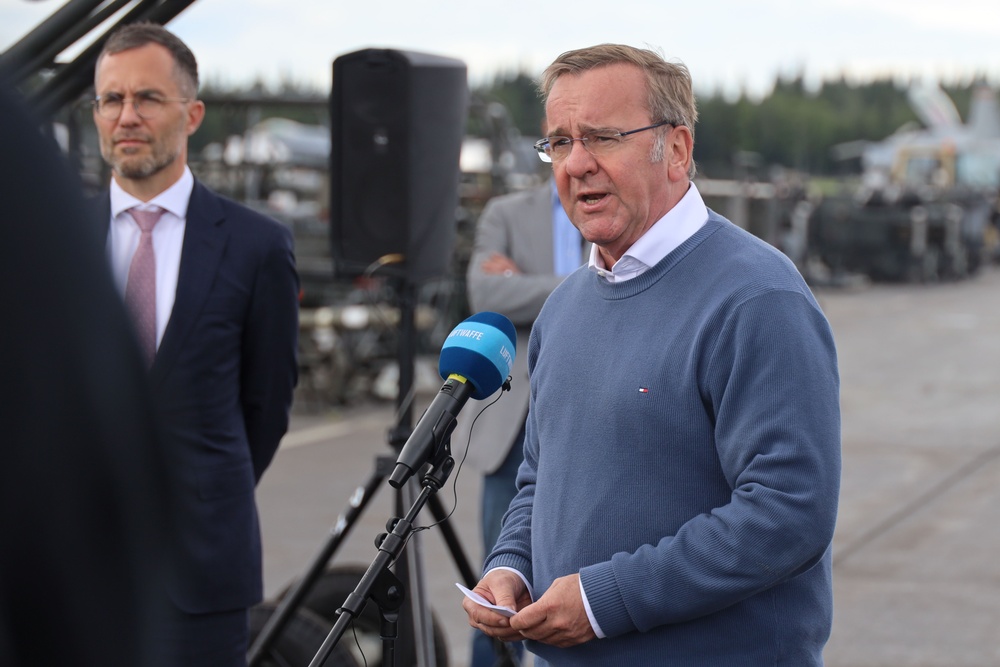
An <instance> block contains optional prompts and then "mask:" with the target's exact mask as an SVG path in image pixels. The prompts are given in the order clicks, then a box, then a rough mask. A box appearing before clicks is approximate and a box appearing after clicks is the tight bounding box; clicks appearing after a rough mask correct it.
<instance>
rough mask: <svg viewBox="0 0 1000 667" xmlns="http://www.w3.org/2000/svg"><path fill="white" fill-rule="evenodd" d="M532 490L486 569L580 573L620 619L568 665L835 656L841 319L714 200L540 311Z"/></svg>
mask: <svg viewBox="0 0 1000 667" xmlns="http://www.w3.org/2000/svg"><path fill="white" fill-rule="evenodd" d="M528 364H529V369H530V373H531V380H530V382H531V394H532V397H531V405H530V412H529V416H528V425H527V435H526V440H525V462H524V464H523V465H522V466H521V469H520V472H519V475H518V486H519V492H518V495H517V497H516V498H515V499H514V501H513V502H512V503H511V507H510V510H509V512H508V514H507V516H506V518H505V522H504V528H503V532H502V534H501V537H500V540H499V542H498V544H497V546H496V548H495V549H494V551H493V552H492V553H491V554H490V556H489V557H488V559H487V563H486V569H490V568H492V567H497V566H509V567H513V568H515V569H517V570H518V571H520V572H522V573H523V574H524V575H525V576H526V577H527V578H528V580H529V581H531V582H532V584H533V586H534V594H535V599H536V600H537V599H538V597H539V596H541V594H542V593H544V592H545V590H546V589H547V588H548V586H549V585H550V584H551V583H552V581H553V580H554V579H556V578H558V577H561V576H564V575H567V574H571V573H575V572H579V574H580V577H581V581H582V583H583V587H584V590H585V591H586V594H587V598H588V600H589V601H590V604H591V607H592V609H593V612H594V615H595V617H596V619H597V622H598V624H599V625H600V627H601V629H602V630H603V632H604V633H605V635H606V638H603V639H595V640H593V641H591V642H588V643H586V644H583V645H581V646H577V647H573V648H570V649H558V648H555V647H552V646H547V645H543V644H540V643H537V642H529V648H530V649H531V650H532V651H533V652H535V653H537V654H538V655H539V656H541V657H542V658H543V659H544V660H545V661H548V662H549V663H551V664H552V665H558V666H562V665H600V666H601V667H611V666H615V665H621V666H623V667H624V666H627V667H637V666H645V665H669V666H670V667H684V666H688V665H698V666H711V667H725V666H729V665H734V666H735V665H745V666H748V667H749V666H751V665H752V666H753V667H759V666H761V665H768V666H772V665H773V666H777V665H787V666H789V667H809V666H811V665H822V650H823V646H824V644H825V643H826V641H827V639H828V637H829V633H830V625H831V620H832V611H833V610H832V607H833V601H832V590H831V559H830V544H831V540H832V537H833V529H834V523H835V520H836V513H837V499H838V493H839V485H840V406H839V376H838V371H837V360H836V352H835V349H834V342H833V337H832V334H831V331H830V327H829V325H828V323H827V321H826V318H825V317H824V315H823V313H822V312H821V310H820V308H819V306H818V304H817V303H816V301H815V299H814V298H813V296H812V294H811V292H810V291H809V289H808V287H807V286H806V285H805V283H804V281H803V280H802V278H801V276H800V275H799V274H798V272H797V271H796V270H795V268H794V266H793V265H792V264H791V262H789V261H788V260H787V258H786V257H785V256H784V255H782V254H781V253H779V252H778V251H777V250H775V249H774V248H772V247H771V246H769V245H767V244H766V243H764V242H762V241H760V240H759V239H757V238H756V237H754V236H752V235H750V234H748V233H746V232H744V231H743V230H741V229H739V228H738V227H736V226H734V225H733V224H731V223H730V222H728V221H727V220H725V219H724V218H721V217H720V216H718V215H717V214H715V213H711V214H710V218H709V221H708V222H707V223H706V225H705V226H704V227H703V228H702V229H701V230H699V231H698V232H697V233H695V234H694V235H693V236H692V237H691V238H689V239H688V240H687V241H686V242H684V243H683V244H682V245H681V246H680V247H678V248H677V249H676V250H674V251H673V252H672V253H670V254H669V255H668V256H667V257H665V258H664V259H663V260H662V261H661V262H659V263H658V264H657V265H656V266H655V267H653V268H651V269H650V270H649V271H647V272H646V273H644V274H642V275H641V276H639V277H637V278H635V279H633V280H629V281H626V282H624V283H619V284H611V283H608V282H607V281H605V280H603V279H602V278H599V277H598V276H596V275H594V274H593V273H592V272H590V271H588V270H587V269H586V268H583V269H581V270H578V271H576V272H575V273H574V274H572V275H571V276H570V277H569V278H568V279H567V280H566V281H565V282H563V283H562V285H561V286H560V287H559V288H558V289H557V290H556V291H555V292H553V294H552V295H551V297H550V298H549V299H548V301H547V302H546V304H545V307H544V308H543V309H542V312H541V314H540V316H539V318H538V320H537V321H536V323H535V325H534V328H533V329H532V333H531V338H530V344H529V351H528Z"/></svg>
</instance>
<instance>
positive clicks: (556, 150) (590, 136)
mask: <svg viewBox="0 0 1000 667" xmlns="http://www.w3.org/2000/svg"><path fill="white" fill-rule="evenodd" d="M664 125H670V126H672V127H676V126H677V125H678V123H674V122H673V121H669V120H663V121H660V122H659V123H655V124H653V125H647V126H646V127H640V128H639V129H637V130H628V131H626V132H618V131H616V130H592V131H590V132H587V133H585V134H584V135H583V136H582V137H559V136H556V137H542V138H541V139H539V140H538V141H536V142H535V150H536V151H538V157H539V159H541V161H542V162H559V161H560V160H563V159H565V158H567V157H569V154H570V153H571V152H572V151H573V142H574V141H579V142H580V143H582V144H583V147H584V148H585V149H586V150H587V152H588V153H590V154H591V155H593V156H594V157H601V156H604V155H608V154H609V153H612V152H613V151H614V150H615V149H616V148H618V147H619V146H621V145H622V142H623V141H624V140H625V137H627V136H629V135H631V134H636V133H637V132H645V131H646V130H652V129H653V128H656V127H662V126H664Z"/></svg>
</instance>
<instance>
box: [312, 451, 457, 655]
mask: <svg viewBox="0 0 1000 667" xmlns="http://www.w3.org/2000/svg"><path fill="white" fill-rule="evenodd" d="M429 465H430V467H429V468H428V469H427V472H425V473H424V476H423V478H422V480H421V484H422V490H421V492H420V494H419V495H418V496H417V498H416V500H414V502H413V504H412V505H411V506H410V509H409V510H408V511H407V513H406V515H405V516H404V517H402V518H401V519H393V520H390V522H389V526H387V528H388V527H390V526H391V531H392V532H390V533H388V534H383V535H380V536H379V540H378V554H377V555H376V556H375V559H374V560H373V561H372V563H371V565H370V566H369V567H368V570H367V571H366V572H365V574H364V576H363V577H362V578H361V581H359V582H358V585H357V586H356V587H355V589H354V591H353V592H351V593H350V595H348V596H347V599H346V600H345V601H344V604H343V606H342V607H341V608H340V609H338V610H337V622H336V623H335V624H334V626H333V629H332V630H331V631H330V634H329V635H327V637H326V640H324V642H323V645H322V646H320V649H319V651H318V652H317V653H316V655H315V657H313V660H312V662H310V663H309V667H322V665H323V663H324V662H325V661H326V659H327V658H328V657H329V655H330V652H331V651H332V650H333V648H334V647H335V646H336V645H337V642H338V641H340V638H341V637H342V636H343V635H344V632H345V631H346V630H347V628H348V626H349V625H350V623H351V622H352V621H353V620H354V619H355V618H357V616H358V615H359V614H360V613H361V611H362V609H364V606H365V603H366V602H367V600H368V598H369V597H371V598H372V599H373V600H375V602H376V603H377V604H378V605H379V611H380V612H381V613H382V618H383V636H382V639H383V646H384V648H383V652H382V664H383V665H390V666H391V665H392V664H393V662H392V660H393V659H394V656H395V647H394V642H395V632H394V630H395V622H396V619H397V618H398V611H399V609H400V607H402V605H403V600H404V597H405V591H404V589H403V585H402V583H401V582H400V581H399V580H398V579H397V578H396V577H395V575H393V574H392V573H391V572H390V571H389V567H390V566H391V565H392V564H393V563H394V562H395V561H396V559H397V558H399V556H400V554H402V552H403V547H405V546H406V542H407V541H408V540H409V538H410V536H411V535H412V534H413V530H414V528H413V523H414V521H416V518H417V515H418V514H419V513H420V510H421V509H423V507H424V505H425V504H426V503H427V501H428V500H429V499H430V498H431V496H432V495H433V494H435V493H437V492H438V491H439V490H440V489H441V487H442V486H444V483H445V481H447V479H448V476H449V475H450V474H451V471H452V470H453V469H454V467H455V459H453V458H452V457H451V451H450V446H449V443H448V441H447V440H445V442H443V443H438V447H437V450H436V452H435V454H434V455H433V457H432V459H431V461H430V463H429ZM386 630H388V632H386Z"/></svg>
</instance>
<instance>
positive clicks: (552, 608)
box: [510, 574, 597, 648]
mask: <svg viewBox="0 0 1000 667" xmlns="http://www.w3.org/2000/svg"><path fill="white" fill-rule="evenodd" d="M515 608H516V609H517V610H518V613H517V615H515V616H512V617H511V618H510V627H511V629H513V630H516V631H518V632H520V633H521V636H522V637H524V638H525V639H534V640H536V641H540V642H542V643H545V644H551V645H553V646H559V647H561V648H566V647H568V646H576V645H577V644H582V643H584V642H588V641H590V640H591V639H594V638H596V637H597V635H596V634H595V633H594V629H593V627H591V625H590V619H588V618H587V610H586V608H585V607H584V606H583V597H582V595H581V594H580V575H578V574H571V575H569V576H566V577H560V578H558V579H556V580H555V581H553V582H552V585H551V586H550V587H549V589H548V590H547V591H545V594H544V595H542V597H541V598H539V599H538V602H535V603H534V604H529V605H528V606H526V607H524V608H520V607H515Z"/></svg>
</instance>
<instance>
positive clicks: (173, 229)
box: [107, 166, 194, 348]
mask: <svg viewBox="0 0 1000 667" xmlns="http://www.w3.org/2000/svg"><path fill="white" fill-rule="evenodd" d="M193 189H194V176H193V175H192V174H191V170H190V169H189V168H188V167H187V166H185V167H184V173H183V174H182V175H181V177H180V179H178V180H177V182H176V183H174V184H173V185H171V186H170V187H169V188H167V189H166V190H164V191H163V192H161V193H160V194H158V195H156V196H155V197H153V199H151V200H150V201H149V202H145V203H143V202H141V201H139V200H138V199H136V198H135V197H133V196H132V195H130V194H128V193H127V192H125V191H124V190H122V188H121V186H120V185H118V183H117V182H116V181H115V180H114V179H111V227H110V230H109V232H108V245H107V251H108V259H109V260H110V262H111V272H112V275H113V276H114V280H115V285H116V286H117V287H118V290H119V292H120V293H121V294H122V295H123V296H124V294H125V284H126V283H127V282H128V270H129V266H130V265H131V264H132V255H133V254H135V250H136V248H137V247H139V235H140V231H139V226H138V225H137V224H136V223H135V221H134V220H133V219H132V217H131V216H130V215H129V214H128V213H126V211H127V210H128V209H130V208H132V207H134V206H138V207H139V208H141V209H149V208H151V207H154V206H158V207H160V208H162V209H164V211H166V212H165V213H164V214H163V216H162V217H161V218H160V220H159V222H157V223H156V226H155V227H153V252H154V253H155V255H156V347H157V348H159V347H160V341H161V340H162V339H163V332H164V331H165V330H166V328H167V322H168V321H169V320H170V313H171V312H172V311H173V309H174V297H175V296H176V294H177V276H178V273H179V272H180V266H181V248H182V246H183V245H184V228H185V226H186V224H187V209H188V202H190V200H191V191H192V190H193Z"/></svg>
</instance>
